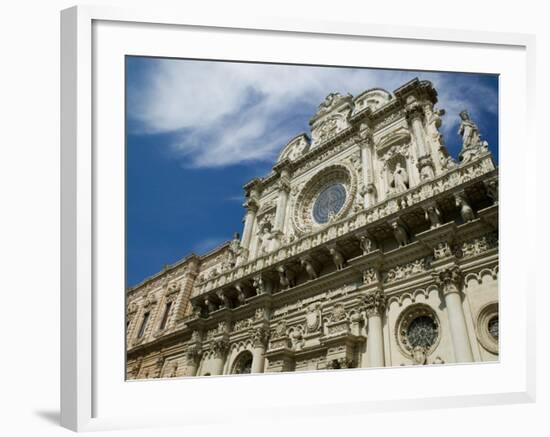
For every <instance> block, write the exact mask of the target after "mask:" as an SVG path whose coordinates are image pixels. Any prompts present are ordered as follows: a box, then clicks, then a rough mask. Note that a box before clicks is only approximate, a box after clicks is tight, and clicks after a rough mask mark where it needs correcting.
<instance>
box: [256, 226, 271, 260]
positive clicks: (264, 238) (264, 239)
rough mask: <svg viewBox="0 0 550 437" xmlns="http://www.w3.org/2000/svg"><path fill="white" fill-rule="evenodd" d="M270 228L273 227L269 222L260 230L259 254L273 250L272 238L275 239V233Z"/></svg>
mask: <svg viewBox="0 0 550 437" xmlns="http://www.w3.org/2000/svg"><path fill="white" fill-rule="evenodd" d="M270 229H271V228H270V227H269V226H268V225H267V224H264V226H262V230H261V231H260V236H259V240H260V241H259V243H260V244H259V247H260V250H259V255H260V256H262V255H265V254H267V253H269V252H270V250H271V240H272V239H273V235H272V233H271V230H270Z"/></svg>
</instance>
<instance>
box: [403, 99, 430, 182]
mask: <svg viewBox="0 0 550 437" xmlns="http://www.w3.org/2000/svg"><path fill="white" fill-rule="evenodd" d="M423 118H424V111H423V110H422V107H421V106H420V105H419V104H417V103H416V104H412V105H411V106H410V107H409V108H408V110H407V119H408V121H409V124H410V125H411V130H412V133H413V137H414V140H415V142H416V145H417V164H416V165H417V167H418V171H419V173H420V180H423V179H426V178H432V177H433V176H434V168H433V162H432V158H431V154H430V151H429V148H428V146H427V144H426V135H425V132H424V126H423V123H422V119H423Z"/></svg>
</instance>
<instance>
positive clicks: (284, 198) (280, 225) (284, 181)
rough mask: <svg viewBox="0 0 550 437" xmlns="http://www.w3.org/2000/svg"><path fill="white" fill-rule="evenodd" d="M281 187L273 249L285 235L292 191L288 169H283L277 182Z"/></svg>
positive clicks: (279, 187)
mask: <svg viewBox="0 0 550 437" xmlns="http://www.w3.org/2000/svg"><path fill="white" fill-rule="evenodd" d="M277 185H278V189H279V197H278V198H277V211H276V212H275V225H274V229H275V232H274V235H275V237H276V238H275V245H276V247H274V248H273V249H277V248H278V246H279V245H280V241H281V237H282V235H283V229H284V226H285V218H286V206H287V202H288V194H289V193H290V182H289V177H288V170H287V169H283V170H281V175H280V179H279V181H278V183H277Z"/></svg>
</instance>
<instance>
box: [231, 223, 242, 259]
mask: <svg viewBox="0 0 550 437" xmlns="http://www.w3.org/2000/svg"><path fill="white" fill-rule="evenodd" d="M241 252H242V247H241V236H240V235H239V233H238V232H235V233H234V234H233V239H232V240H231V242H230V243H229V254H230V255H229V265H230V267H231V268H232V267H235V265H236V264H237V260H238V258H239V255H240V254H241Z"/></svg>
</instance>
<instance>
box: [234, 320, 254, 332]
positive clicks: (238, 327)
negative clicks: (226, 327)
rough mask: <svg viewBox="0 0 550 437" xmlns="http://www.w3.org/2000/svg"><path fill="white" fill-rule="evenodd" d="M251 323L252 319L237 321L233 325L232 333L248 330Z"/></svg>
mask: <svg viewBox="0 0 550 437" xmlns="http://www.w3.org/2000/svg"><path fill="white" fill-rule="evenodd" d="M252 322H253V320H252V319H242V320H237V321H236V322H235V323H234V324H233V331H243V330H245V329H248V328H249V327H250V326H251V325H252Z"/></svg>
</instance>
